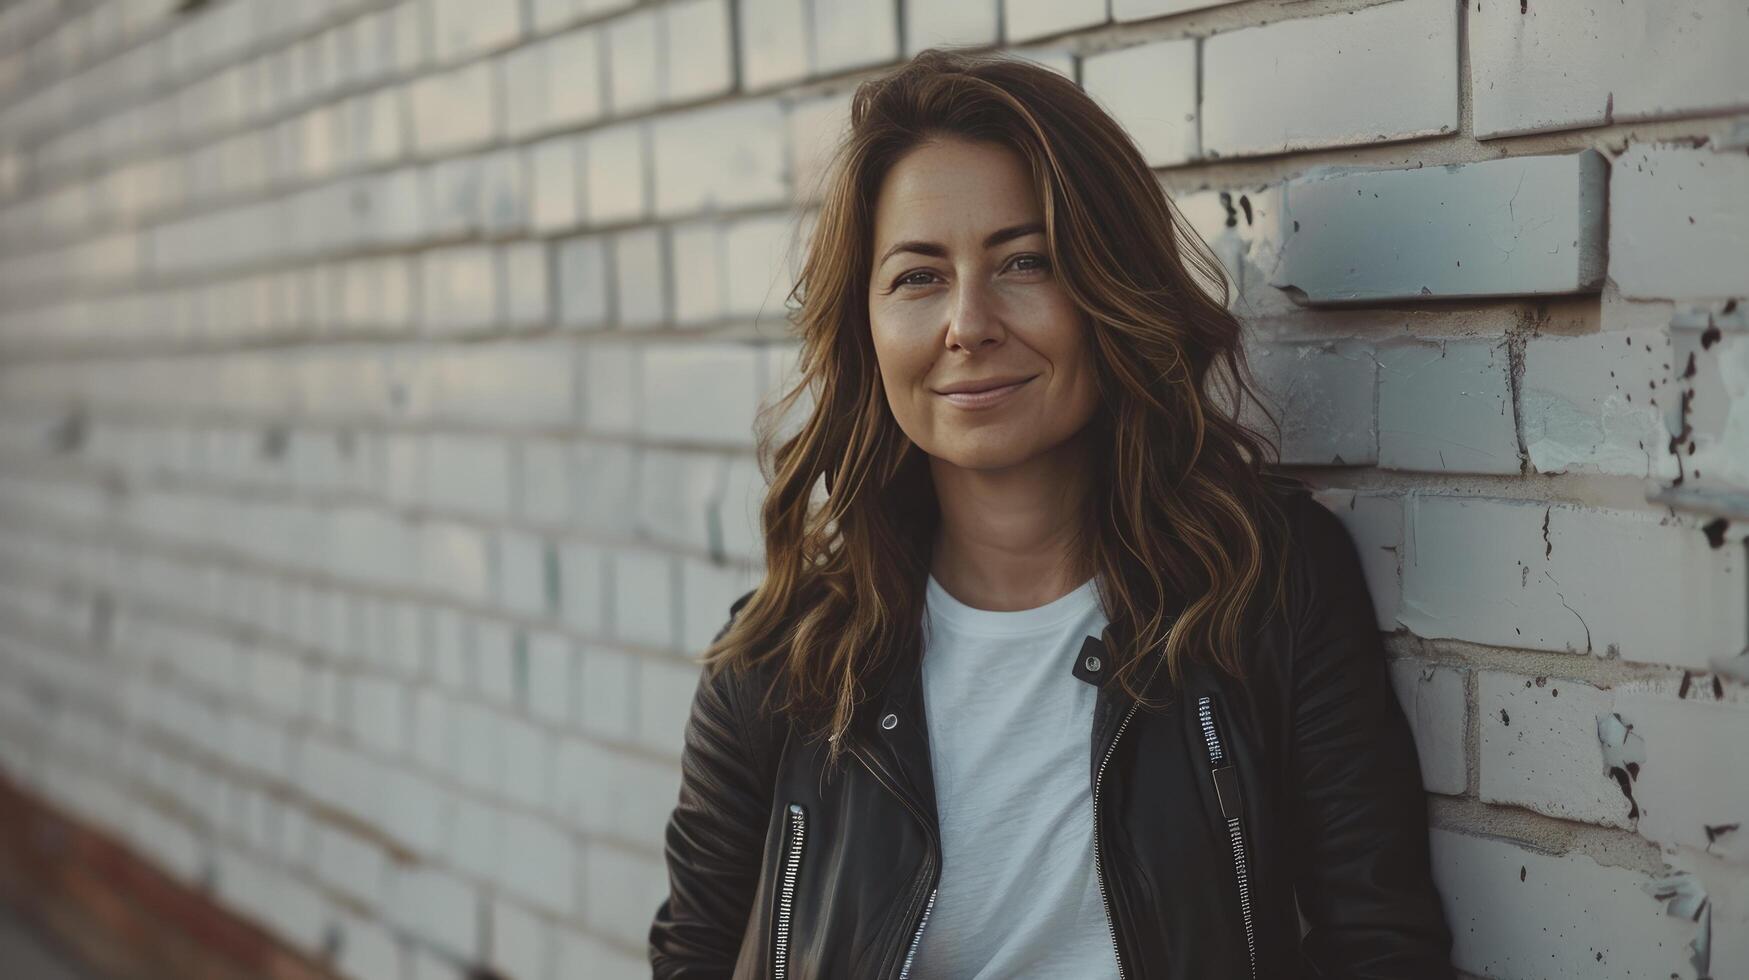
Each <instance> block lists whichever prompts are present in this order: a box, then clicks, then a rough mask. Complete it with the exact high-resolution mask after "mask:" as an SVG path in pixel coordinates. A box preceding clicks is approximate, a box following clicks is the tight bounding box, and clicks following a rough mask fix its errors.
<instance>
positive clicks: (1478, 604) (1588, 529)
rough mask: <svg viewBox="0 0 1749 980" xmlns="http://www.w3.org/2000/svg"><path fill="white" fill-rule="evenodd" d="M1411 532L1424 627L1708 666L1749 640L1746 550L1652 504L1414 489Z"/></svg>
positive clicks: (1412, 584)
mask: <svg viewBox="0 0 1749 980" xmlns="http://www.w3.org/2000/svg"><path fill="white" fill-rule="evenodd" d="M1404 533H1405V535H1406V538H1407V541H1406V549H1407V550H1406V552H1405V554H1404V557H1403V595H1402V606H1401V608H1400V609H1399V610H1398V619H1399V621H1401V622H1402V623H1403V625H1404V626H1407V627H1408V628H1409V629H1410V630H1411V631H1413V632H1414V633H1416V634H1417V635H1419V636H1426V637H1451V638H1454V639H1462V640H1467V641H1470V642H1474V643H1486V644H1491V645H1497V646H1503V647H1518V648H1524V649H1540V650H1553V651H1566V652H1571V653H1584V654H1590V655H1592V656H1602V657H1611V658H1615V657H1619V658H1622V659H1626V660H1630V661H1635V662H1639V663H1654V664H1670V665H1674V666H1679V667H1691V668H1695V669H1700V670H1705V669H1708V663H1709V661H1710V659H1712V658H1716V657H1723V656H1729V655H1730V654H1731V652H1733V651H1735V650H1737V649H1739V648H1740V647H1741V646H1742V644H1743V638H1744V635H1745V633H1744V628H1745V627H1744V618H1743V612H1742V609H1741V604H1740V603H1737V602H1736V601H1735V600H1734V597H1733V590H1734V589H1736V588H1738V587H1740V586H1741V584H1742V575H1743V569H1742V562H1741V559H1740V556H1738V555H1736V554H1735V553H1734V552H1733V551H1731V550H1726V549H1714V548H1712V547H1710V546H1709V545H1708V544H1707V542H1706V539H1705V538H1704V537H1703V536H1700V535H1697V534H1696V533H1695V532H1694V531H1692V530H1691V529H1689V528H1686V527H1683V526H1681V525H1680V524H1675V523H1671V524H1665V523H1660V521H1659V518H1658V517H1657V515H1655V514H1646V513H1640V512H1633V511H1618V510H1598V509H1593V508H1583V507H1574V506H1568V505H1554V504H1531V503H1522V502H1507V501H1493V500H1486V499H1466V498H1464V497H1459V496H1447V495H1433V494H1415V495H1412V496H1410V497H1409V498H1408V499H1407V503H1406V513H1405V516H1404ZM1624 564H1626V565H1630V566H1632V567H1634V568H1636V569H1638V570H1639V571H1640V574H1636V575H1635V576H1633V577H1631V578H1629V577H1623V576H1620V575H1618V574H1616V570H1617V569H1618V568H1620V567H1622V566H1623V565H1624ZM1556 613H1561V614H1562V615H1556Z"/></svg>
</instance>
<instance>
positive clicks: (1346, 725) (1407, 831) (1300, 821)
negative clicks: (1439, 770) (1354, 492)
mask: <svg viewBox="0 0 1749 980" xmlns="http://www.w3.org/2000/svg"><path fill="white" fill-rule="evenodd" d="M1289 506H1290V507H1292V506H1298V507H1300V508H1302V509H1303V513H1302V514H1301V515H1300V517H1299V519H1297V520H1294V521H1292V522H1291V523H1292V525H1293V527H1294V528H1295V531H1296V537H1297V538H1298V540H1297V541H1295V542H1294V544H1293V547H1295V548H1297V549H1299V550H1298V554H1297V555H1296V556H1295V557H1294V558H1293V559H1292V560H1294V561H1297V562H1301V563H1303V564H1302V566H1301V570H1302V572H1303V573H1305V574H1303V575H1302V576H1301V582H1302V585H1301V586H1300V589H1299V592H1300V595H1301V603H1300V607H1299V609H1298V610H1297V611H1296V613H1295V615H1294V617H1293V618H1294V634H1295V642H1294V657H1293V683H1292V697H1293V701H1294V707H1293V716H1292V718H1293V720H1292V729H1291V734H1290V737H1291V739H1292V745H1293V748H1292V754H1293V756H1294V757H1293V758H1292V759H1291V760H1289V768H1288V779H1289V781H1290V785H1291V786H1292V788H1293V797H1292V801H1293V803H1292V805H1293V813H1292V814H1291V818H1292V819H1291V820H1290V823H1289V826H1290V828H1291V829H1290V832H1291V834H1292V837H1293V839H1292V841H1291V845H1292V847H1291V851H1290V853H1291V854H1292V855H1293V856H1294V868H1293V876H1294V889H1295V893H1296V895H1297V897H1298V899H1299V904H1300V912H1301V914H1302V915H1303V916H1304V917H1305V918H1306V920H1307V921H1308V923H1309V924H1310V929H1309V931H1308V932H1307V933H1306V935H1305V937H1304V939H1303V940H1302V946H1301V949H1302V952H1303V954H1304V956H1305V957H1306V959H1307V960H1308V961H1309V962H1310V963H1311V964H1312V965H1313V966H1315V967H1316V968H1317V969H1318V971H1319V975H1320V976H1322V977H1325V978H1331V980H1334V978H1344V980H1347V978H1377V980H1385V978H1391V980H1407V978H1417V980H1423V978H1427V980H1440V978H1449V977H1451V976H1452V968H1451V958H1450V957H1451V933H1450V930H1449V928H1448V926H1447V924H1446V921H1445V913H1444V910H1443V908H1442V907H1441V904H1440V898H1439V894H1438V892H1437V891H1436V890H1435V888H1434V884H1433V879H1432V872H1431V867H1430V860H1429V856H1428V840H1427V836H1428V828H1427V801H1426V796H1425V794H1424V792H1423V790H1422V783H1421V767H1420V762H1419V760H1418V758H1417V756H1416V752H1415V742H1414V738H1413V735H1412V734H1411V732H1410V730H1409V724H1408V721H1407V719H1406V718H1405V717H1404V715H1403V709H1402V706H1401V705H1400V704H1399V703H1398V701H1397V698H1396V694H1395V692H1394V691H1393V689H1392V686H1391V682H1390V676H1389V668H1388V665H1387V664H1386V660H1385V650H1384V643H1383V640H1382V638H1381V636H1380V634H1379V630H1378V621H1377V619H1376V616H1375V613H1374V608H1373V603H1372V597H1371V594H1370V593H1369V592H1368V591H1367V584H1366V579H1365V578H1364V577H1363V574H1362V571H1361V565H1360V560H1359V556H1358V553H1357V551H1356V549H1355V546H1354V541H1353V539H1352V538H1351V537H1350V536H1349V534H1348V530H1347V528H1346V527H1344V526H1343V524H1342V522H1341V520H1340V519H1338V518H1337V517H1336V515H1334V514H1332V513H1330V512H1329V511H1328V510H1326V509H1325V508H1324V507H1323V506H1322V505H1321V504H1319V503H1318V502H1317V501H1316V500H1313V499H1312V498H1311V497H1310V496H1309V495H1305V496H1300V497H1299V499H1298V500H1296V501H1294V502H1293V503H1291V504H1290V505H1289Z"/></svg>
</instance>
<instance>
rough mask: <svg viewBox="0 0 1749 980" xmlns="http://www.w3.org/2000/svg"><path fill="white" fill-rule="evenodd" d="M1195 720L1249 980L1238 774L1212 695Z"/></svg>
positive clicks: (1251, 950)
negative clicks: (1222, 826)
mask: <svg viewBox="0 0 1749 980" xmlns="http://www.w3.org/2000/svg"><path fill="white" fill-rule="evenodd" d="M1196 716H1197V720H1198V721H1200V722H1201V723H1202V740H1203V742H1204V743H1206V744H1207V746H1208V751H1209V778H1210V779H1212V780H1213V781H1214V784H1215V798H1216V799H1217V800H1218V801H1220V806H1221V816H1222V817H1223V818H1225V820H1226V821H1227V839H1228V841H1229V842H1230V843H1231V844H1232V847H1233V875H1234V876H1235V877H1236V878H1237V879H1238V881H1239V914H1240V916H1241V917H1242V918H1243V919H1244V922H1245V952H1246V954H1247V955H1248V956H1249V957H1250V960H1251V977H1252V980H1256V978H1257V931H1256V928H1255V926H1254V924H1253V923H1252V919H1251V879H1250V874H1249V873H1248V871H1247V867H1246V864H1245V830H1244V827H1243V825H1242V824H1241V822H1240V817H1241V814H1242V812H1243V808H1242V805H1241V801H1240V797H1239V773H1238V771H1237V770H1236V769H1234V768H1233V762H1232V760H1231V759H1229V758H1228V757H1227V753H1226V747H1225V746H1224V745H1222V744H1221V733H1220V729H1218V728H1217V727H1216V726H1215V712H1214V698H1212V697H1210V696H1209V695H1207V694H1204V695H1202V696H1200V697H1198V698H1197V699H1196Z"/></svg>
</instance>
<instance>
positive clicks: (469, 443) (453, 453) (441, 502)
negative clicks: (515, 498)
mask: <svg viewBox="0 0 1749 980" xmlns="http://www.w3.org/2000/svg"><path fill="white" fill-rule="evenodd" d="M425 445H426V466H427V470H426V472H427V473H428V474H429V477H428V479H427V481H426V483H425V487H424V493H423V494H422V498H421V499H422V500H423V501H424V502H425V503H427V504H429V505H430V506H432V507H435V508H437V509H439V510H444V511H451V512H455V513H460V514H468V515H474V516H480V517H487V518H498V519H502V518H504V517H507V516H509V514H510V499H511V492H510V447H509V446H508V445H507V444H506V443H505V442H504V441H503V440H502V439H498V438H495V437H491V436H473V435H464V434H460V433H433V434H431V435H430V436H427V437H426V443H425Z"/></svg>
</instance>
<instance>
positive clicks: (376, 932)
mask: <svg viewBox="0 0 1749 980" xmlns="http://www.w3.org/2000/svg"><path fill="white" fill-rule="evenodd" d="M340 935H341V939H340V954H339V955H340V969H341V971H342V972H343V973H345V974H347V975H349V976H354V977H399V976H401V946H400V944H399V943H398V942H396V940H395V937H394V936H393V935H391V934H390V933H389V931H388V930H387V929H384V928H383V927H382V926H381V925H379V924H378V923H376V922H372V921H370V920H369V919H364V918H361V917H359V916H356V915H345V916H344V917H343V925H342V926H341V927H340Z"/></svg>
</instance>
